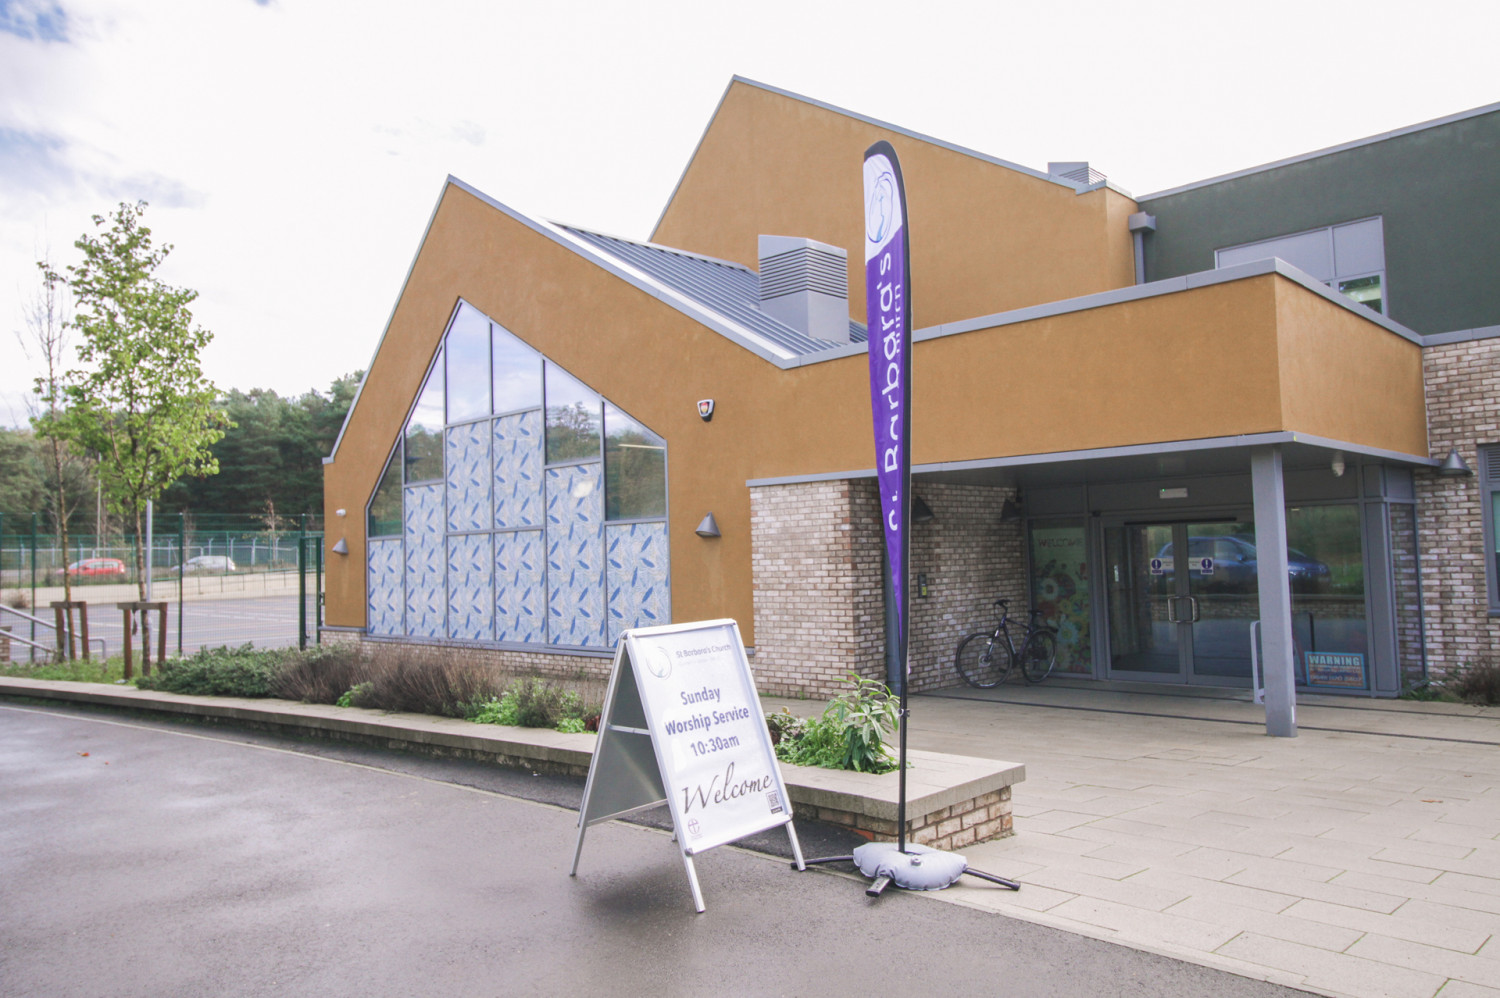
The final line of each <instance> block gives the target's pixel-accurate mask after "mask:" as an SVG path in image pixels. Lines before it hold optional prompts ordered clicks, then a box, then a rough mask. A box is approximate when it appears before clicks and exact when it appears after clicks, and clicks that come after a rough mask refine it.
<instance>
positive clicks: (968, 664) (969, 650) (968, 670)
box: [953, 634, 1010, 690]
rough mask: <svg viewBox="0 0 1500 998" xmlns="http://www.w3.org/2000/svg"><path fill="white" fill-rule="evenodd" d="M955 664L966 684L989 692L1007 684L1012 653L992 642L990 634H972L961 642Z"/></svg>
mask: <svg viewBox="0 0 1500 998" xmlns="http://www.w3.org/2000/svg"><path fill="white" fill-rule="evenodd" d="M953 664H954V665H955V666H957V667H958V674H959V675H960V676H962V677H963V679H964V682H966V683H968V684H969V685H970V686H974V687H977V688H978V689H981V690H988V689H991V688H993V687H996V686H999V685H1000V684H1001V683H1003V682H1005V677H1006V676H1008V675H1010V652H1008V651H1007V650H1006V649H1005V647H1004V646H1003V645H998V644H995V643H994V642H993V641H992V640H990V636H989V635H988V634H970V635H969V636H968V637H966V638H964V639H963V641H961V642H959V645H958V654H957V655H955V656H953Z"/></svg>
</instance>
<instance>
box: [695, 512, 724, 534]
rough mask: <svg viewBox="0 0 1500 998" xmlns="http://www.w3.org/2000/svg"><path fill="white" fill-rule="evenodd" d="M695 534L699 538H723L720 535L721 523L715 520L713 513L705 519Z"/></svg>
mask: <svg viewBox="0 0 1500 998" xmlns="http://www.w3.org/2000/svg"><path fill="white" fill-rule="evenodd" d="M693 533H695V534H697V535H698V536H699V537H719V536H721V535H720V534H719V521H718V520H715V519H714V515H713V513H709V514H708V515H707V516H705V517H704V518H703V522H702V523H699V524H698V528H697V529H696V530H694V531H693Z"/></svg>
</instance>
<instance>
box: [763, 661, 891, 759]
mask: <svg viewBox="0 0 1500 998" xmlns="http://www.w3.org/2000/svg"><path fill="white" fill-rule="evenodd" d="M849 683H850V686H851V687H852V688H851V689H848V690H845V691H844V692H843V693H840V694H839V695H838V696H836V697H834V698H833V699H832V700H831V701H829V703H828V706H827V707H826V708H824V710H823V713H822V715H821V716H819V717H815V718H812V719H810V720H808V721H806V722H805V723H804V724H803V725H802V726H801V730H800V732H798V731H797V730H796V728H797V726H796V725H795V724H791V723H788V722H786V721H782V720H779V719H778V721H777V722H776V723H777V724H778V725H780V726H781V728H782V731H781V737H780V740H779V741H778V742H777V744H776V756H777V758H779V759H781V760H782V761H784V762H790V763H792V764H793V765H796V766H821V767H823V768H824V769H852V770H854V771H856V772H860V773H888V772H890V771H891V770H893V769H895V768H896V760H895V759H893V758H892V757H891V752H890V749H889V748H888V747H887V746H886V738H887V737H888V736H889V735H891V734H893V733H894V732H895V730H896V725H897V723H898V722H899V720H900V718H899V714H900V708H899V705H898V703H897V701H896V698H895V697H893V696H892V695H891V691H890V690H888V689H886V687H885V684H884V683H879V682H876V681H875V680H873V679H862V678H861V677H859V676H856V675H854V674H853V673H850V675H849ZM771 717H776V715H774V714H773V715H771ZM766 723H767V725H768V726H769V725H770V724H771V723H772V722H771V719H770V717H768V718H767V722H766Z"/></svg>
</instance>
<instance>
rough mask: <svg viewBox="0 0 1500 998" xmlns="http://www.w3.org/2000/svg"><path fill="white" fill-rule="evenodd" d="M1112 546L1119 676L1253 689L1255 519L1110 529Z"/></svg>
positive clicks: (1113, 659)
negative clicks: (1251, 680)
mask: <svg viewBox="0 0 1500 998" xmlns="http://www.w3.org/2000/svg"><path fill="white" fill-rule="evenodd" d="M1104 548H1105V551H1104V556H1105V578H1106V581H1107V583H1108V586H1109V599H1108V613H1109V643H1110V648H1109V652H1110V677H1111V678H1114V679H1148V680H1157V681H1164V682H1177V683H1202V684H1206V685H1221V686H1246V685H1249V682H1250V623H1251V621H1253V620H1255V619H1256V617H1257V616H1258V615H1259V614H1258V607H1259V589H1258V586H1257V584H1256V559H1255V533H1254V527H1253V526H1252V525H1251V524H1250V523H1249V522H1248V521H1245V520H1227V521H1220V522H1211V523H1125V524H1120V525H1117V526H1111V527H1108V528H1107V529H1106V530H1105V536H1104Z"/></svg>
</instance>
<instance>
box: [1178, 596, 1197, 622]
mask: <svg viewBox="0 0 1500 998" xmlns="http://www.w3.org/2000/svg"><path fill="white" fill-rule="evenodd" d="M1181 598H1182V599H1185V600H1187V601H1188V606H1189V607H1190V608H1191V609H1192V612H1193V615H1192V616H1191V617H1190V618H1188V621H1187V622H1188V623H1189V624H1196V623H1197V622H1198V621H1199V619H1201V618H1200V616H1199V613H1198V597H1196V596H1183V597H1181Z"/></svg>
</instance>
